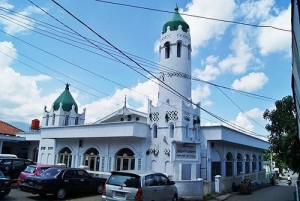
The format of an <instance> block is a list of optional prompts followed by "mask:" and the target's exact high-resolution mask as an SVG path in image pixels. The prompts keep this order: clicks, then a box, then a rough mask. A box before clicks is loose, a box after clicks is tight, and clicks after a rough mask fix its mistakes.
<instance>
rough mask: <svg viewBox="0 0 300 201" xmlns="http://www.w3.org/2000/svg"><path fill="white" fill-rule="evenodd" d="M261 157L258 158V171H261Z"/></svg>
mask: <svg viewBox="0 0 300 201" xmlns="http://www.w3.org/2000/svg"><path fill="white" fill-rule="evenodd" d="M261 161H262V160H261V156H258V170H259V171H261Z"/></svg>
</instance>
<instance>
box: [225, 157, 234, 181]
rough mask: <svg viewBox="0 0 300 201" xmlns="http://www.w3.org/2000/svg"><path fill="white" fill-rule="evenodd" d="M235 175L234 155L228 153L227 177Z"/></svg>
mask: <svg viewBox="0 0 300 201" xmlns="http://www.w3.org/2000/svg"><path fill="white" fill-rule="evenodd" d="M232 175H233V155H232V153H231V152H228V153H227V155H226V176H232Z"/></svg>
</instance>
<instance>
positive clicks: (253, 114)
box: [232, 108, 264, 132]
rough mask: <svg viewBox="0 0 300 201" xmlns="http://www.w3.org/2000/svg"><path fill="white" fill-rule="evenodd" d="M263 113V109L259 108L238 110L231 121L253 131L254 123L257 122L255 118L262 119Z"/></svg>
mask: <svg viewBox="0 0 300 201" xmlns="http://www.w3.org/2000/svg"><path fill="white" fill-rule="evenodd" d="M263 113H264V111H262V110H260V109H259V108H253V109H251V110H249V111H246V112H245V113H242V112H240V113H238V115H237V117H236V119H235V120H234V121H232V123H234V124H235V125H238V126H239V127H241V128H245V129H246V130H248V131H252V132H255V130H254V128H255V127H254V124H257V122H258V121H257V120H263Z"/></svg>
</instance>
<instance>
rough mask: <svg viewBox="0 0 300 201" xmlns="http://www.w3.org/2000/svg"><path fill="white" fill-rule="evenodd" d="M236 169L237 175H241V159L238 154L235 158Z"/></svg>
mask: <svg viewBox="0 0 300 201" xmlns="http://www.w3.org/2000/svg"><path fill="white" fill-rule="evenodd" d="M236 161H237V162H236V169H237V171H236V172H237V174H238V175H239V174H241V172H242V170H243V169H242V168H243V157H242V154H240V153H238V155H237V157H236Z"/></svg>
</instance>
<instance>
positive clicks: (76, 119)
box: [75, 117, 79, 125]
mask: <svg viewBox="0 0 300 201" xmlns="http://www.w3.org/2000/svg"><path fill="white" fill-rule="evenodd" d="M78 120H79V118H78V117H76V118H75V125H78Z"/></svg>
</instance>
